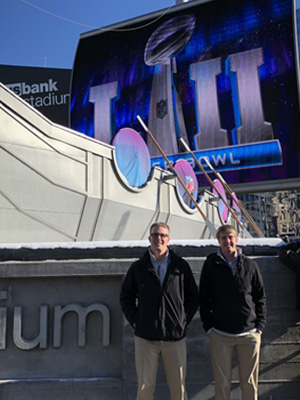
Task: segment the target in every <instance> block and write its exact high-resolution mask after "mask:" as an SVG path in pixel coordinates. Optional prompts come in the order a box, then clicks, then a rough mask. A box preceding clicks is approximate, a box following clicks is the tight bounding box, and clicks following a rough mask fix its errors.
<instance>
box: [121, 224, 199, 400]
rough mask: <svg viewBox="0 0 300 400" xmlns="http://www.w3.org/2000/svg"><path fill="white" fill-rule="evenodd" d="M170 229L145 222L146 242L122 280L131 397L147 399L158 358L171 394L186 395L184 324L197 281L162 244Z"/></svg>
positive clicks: (176, 399) (193, 307)
mask: <svg viewBox="0 0 300 400" xmlns="http://www.w3.org/2000/svg"><path fill="white" fill-rule="evenodd" d="M169 233H170V229H169V227H168V225H167V224H165V223H162V222H157V223H154V224H153V225H152V226H151V228H150V235H149V241H150V248H149V249H148V250H147V251H146V253H145V254H144V255H143V256H142V257H141V258H140V259H139V260H138V261H136V262H134V263H133V264H132V265H131V266H130V268H129V270H128V272H127V274H126V277H125V279H124V281H123V284H122V289H121V294H120V303H121V307H122V311H123V313H124V315H125V317H126V319H127V320H128V321H129V323H130V324H131V325H132V327H133V328H134V330H135V332H134V333H135V364H136V371H137V378H138V393H137V400H152V399H153V393H154V390H155V385H156V375H157V368H158V362H159V358H160V357H161V358H162V361H163V364H164V368H165V373H166V378H167V382H168V385H169V389H170V393H171V399H172V400H183V399H185V400H186V399H187V395H186V390H185V376H186V328H187V325H188V324H189V323H190V322H191V320H192V318H193V316H194V314H195V312H196V311H197V309H198V305H199V298H198V290H197V285H196V283H195V280H194V277H193V274H192V271H191V269H190V267H189V265H188V263H187V262H186V261H185V260H184V259H182V258H181V257H179V256H178V255H176V254H175V253H174V252H173V251H172V250H170V249H169V248H168V243H169V240H170V237H169Z"/></svg>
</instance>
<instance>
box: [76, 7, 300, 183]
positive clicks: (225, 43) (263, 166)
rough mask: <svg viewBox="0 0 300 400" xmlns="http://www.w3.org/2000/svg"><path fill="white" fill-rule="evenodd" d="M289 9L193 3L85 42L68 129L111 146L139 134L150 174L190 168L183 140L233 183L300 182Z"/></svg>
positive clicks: (93, 35)
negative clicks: (117, 138)
mask: <svg viewBox="0 0 300 400" xmlns="http://www.w3.org/2000/svg"><path fill="white" fill-rule="evenodd" d="M294 20H295V18H294V4H293V1H292V0H238V1H233V0H231V1H223V0H214V1H208V2H203V1H193V2H189V3H185V4H184V5H180V6H176V7H174V8H172V9H171V10H169V11H168V12H163V11H162V12H160V13H155V14H151V15H148V16H144V17H141V18H139V19H135V20H131V21H127V22H123V23H120V24H118V25H115V26H111V27H108V28H105V29H100V30H97V31H93V32H89V33H87V34H84V35H82V36H81V38H80V41H79V44H78V49H77V54H76V58H75V62H74V69H73V77H72V92H71V127H72V128H73V129H75V130H77V131H79V132H82V133H84V134H86V135H88V136H91V137H94V138H96V139H98V140H101V141H103V142H106V143H111V140H112V138H113V136H114V135H115V134H116V133H117V132H118V131H119V130H120V129H123V128H131V129H134V130H136V131H137V132H140V134H141V135H142V136H143V138H144V140H145V141H146V143H147V146H148V149H149V152H150V155H151V163H152V165H157V166H161V167H163V168H165V167H166V165H165V164H166V162H165V160H164V158H163V157H162V155H161V153H160V151H159V150H158V148H157V146H156V145H155V143H154V141H153V140H152V139H151V138H150V137H149V136H148V135H147V133H145V131H144V130H143V128H142V126H141V124H140V122H139V121H138V119H137V116H140V117H141V119H142V120H143V121H144V122H145V124H146V125H147V126H148V128H149V130H150V132H151V133H152V135H153V137H154V138H155V140H156V141H157V143H159V145H160V147H161V148H162V149H163V151H164V153H165V154H166V155H167V156H168V159H169V160H170V161H171V162H172V163H175V162H176V161H177V160H178V159H186V160H187V161H188V162H189V163H190V164H191V165H192V167H193V168H194V171H195V173H196V175H197V178H198V180H199V184H200V185H201V184H204V185H205V183H207V182H205V178H204V177H203V174H202V173H201V170H200V169H199V167H198V166H197V164H196V163H195V161H194V159H193V158H192V157H191V155H190V154H189V153H188V152H187V151H186V149H185V148H184V147H183V146H182V143H181V141H180V138H183V139H184V141H185V142H186V143H187V144H188V146H189V147H190V149H192V151H193V154H194V156H195V157H196V159H197V160H198V161H199V162H200V163H201V164H202V165H203V166H204V167H205V169H207V171H209V168H208V167H207V165H206V162H205V159H208V160H209V161H210V163H211V165H212V166H213V167H214V168H215V169H216V170H217V171H219V172H221V173H222V175H223V176H224V178H225V179H226V180H227V182H228V183H229V184H235V185H239V184H258V185H262V184H263V183H265V182H270V181H272V183H273V184H274V182H276V181H277V182H278V188H280V182H283V181H286V180H287V179H289V180H295V179H297V178H299V176H300V129H299V128H300V124H299V99H298V81H297V62H296V60H297V53H296V50H295V48H296V36H297V35H296V33H295V31H294Z"/></svg>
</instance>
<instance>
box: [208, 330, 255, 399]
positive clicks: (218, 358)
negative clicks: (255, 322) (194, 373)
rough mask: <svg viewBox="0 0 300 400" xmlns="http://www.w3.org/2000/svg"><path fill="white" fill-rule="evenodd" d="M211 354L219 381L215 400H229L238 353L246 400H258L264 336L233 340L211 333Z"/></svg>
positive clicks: (217, 381) (216, 381)
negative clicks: (262, 337)
mask: <svg viewBox="0 0 300 400" xmlns="http://www.w3.org/2000/svg"><path fill="white" fill-rule="evenodd" d="M209 341H210V354H211V361H212V367H213V372H214V377H215V395H216V397H215V399H216V400H229V399H230V386H231V375H232V356H233V352H234V351H235V352H236V356H237V361H238V369H239V378H240V385H241V390H242V399H243V400H257V387H258V367H259V351H260V342H261V335H260V333H253V334H249V335H246V336H238V337H229V336H225V335H220V334H219V333H217V332H214V331H211V332H210V334H209Z"/></svg>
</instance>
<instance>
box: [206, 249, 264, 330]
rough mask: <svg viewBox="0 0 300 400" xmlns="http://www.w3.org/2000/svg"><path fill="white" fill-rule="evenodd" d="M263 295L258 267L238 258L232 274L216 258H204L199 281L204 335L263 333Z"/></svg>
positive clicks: (217, 257)
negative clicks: (218, 331)
mask: <svg viewBox="0 0 300 400" xmlns="http://www.w3.org/2000/svg"><path fill="white" fill-rule="evenodd" d="M266 312H267V311H266V294H265V288H264V284H263V280H262V276H261V273H260V271H259V267H258V265H257V263H256V262H255V261H253V260H250V259H249V258H248V257H246V256H244V255H243V254H240V255H239V259H238V262H237V265H236V266H235V268H234V270H233V272H232V271H231V268H229V267H228V265H227V264H226V262H225V260H223V259H222V258H221V257H219V256H218V255H217V254H211V255H210V256H208V257H207V259H206V261H205V263H204V265H203V269H202V272H201V277H200V315H201V319H202V322H203V327H204V329H205V330H206V331H208V330H209V329H210V328H216V329H218V330H220V331H223V332H227V333H232V334H239V333H244V332H248V331H250V330H252V329H255V328H256V329H258V330H260V331H263V329H264V327H265V324H266Z"/></svg>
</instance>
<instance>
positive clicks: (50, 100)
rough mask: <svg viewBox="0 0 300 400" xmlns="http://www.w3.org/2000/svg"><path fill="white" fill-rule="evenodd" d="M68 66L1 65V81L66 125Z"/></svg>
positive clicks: (68, 102) (43, 112) (40, 109)
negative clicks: (63, 67)
mask: <svg viewBox="0 0 300 400" xmlns="http://www.w3.org/2000/svg"><path fill="white" fill-rule="evenodd" d="M70 80H71V70H70V69H59V68H38V67H21V66H13V65H0V82H2V83H3V84H5V85H6V86H8V87H9V88H10V89H11V90H12V91H13V92H14V93H16V94H17V95H18V96H20V97H21V98H22V99H23V100H25V101H27V102H28V103H29V104H30V105H31V106H33V107H34V108H36V109H37V110H38V111H40V112H41V113H42V114H43V115H45V116H46V117H47V118H49V119H50V121H52V122H55V123H57V124H59V125H63V126H66V127H69V108H70Z"/></svg>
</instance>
